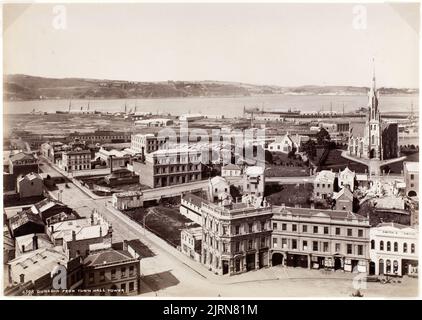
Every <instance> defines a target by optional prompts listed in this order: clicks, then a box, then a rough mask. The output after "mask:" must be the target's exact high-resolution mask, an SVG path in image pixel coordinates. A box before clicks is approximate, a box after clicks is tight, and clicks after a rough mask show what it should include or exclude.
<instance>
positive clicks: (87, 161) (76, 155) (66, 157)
mask: <svg viewBox="0 0 422 320" xmlns="http://www.w3.org/2000/svg"><path fill="white" fill-rule="evenodd" d="M61 167H62V169H63V170H64V171H66V172H74V171H81V170H89V169H91V151H90V150H81V149H80V148H76V149H75V150H72V151H66V152H63V155H62V163H61Z"/></svg>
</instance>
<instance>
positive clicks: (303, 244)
mask: <svg viewBox="0 0 422 320" xmlns="http://www.w3.org/2000/svg"><path fill="white" fill-rule="evenodd" d="M302 247H303V250H308V241H306V240H303V242H302Z"/></svg>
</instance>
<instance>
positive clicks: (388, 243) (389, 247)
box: [387, 241, 391, 251]
mask: <svg viewBox="0 0 422 320" xmlns="http://www.w3.org/2000/svg"><path fill="white" fill-rule="evenodd" d="M387 251H391V242H390V241H387Z"/></svg>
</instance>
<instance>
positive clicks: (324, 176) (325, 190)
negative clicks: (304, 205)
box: [313, 170, 336, 199]
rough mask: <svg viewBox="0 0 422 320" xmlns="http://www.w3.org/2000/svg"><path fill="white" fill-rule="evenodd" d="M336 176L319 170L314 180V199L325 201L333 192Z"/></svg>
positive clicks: (330, 172) (327, 171)
mask: <svg viewBox="0 0 422 320" xmlns="http://www.w3.org/2000/svg"><path fill="white" fill-rule="evenodd" d="M335 179H336V174H335V173H334V172H332V171H329V170H321V171H320V172H318V173H317V175H316V177H315V179H314V191H313V193H314V198H315V199H327V198H328V197H330V196H332V194H333V192H334V181H335Z"/></svg>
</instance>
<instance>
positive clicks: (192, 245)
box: [180, 227, 202, 262]
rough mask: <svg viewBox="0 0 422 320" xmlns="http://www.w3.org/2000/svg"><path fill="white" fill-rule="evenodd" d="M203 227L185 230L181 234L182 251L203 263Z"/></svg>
mask: <svg viewBox="0 0 422 320" xmlns="http://www.w3.org/2000/svg"><path fill="white" fill-rule="evenodd" d="M201 248H202V227H195V228H188V229H183V230H182V231H181V232H180V250H181V251H182V253H184V254H185V255H187V256H188V257H190V258H191V259H193V260H195V261H198V262H201Z"/></svg>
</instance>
